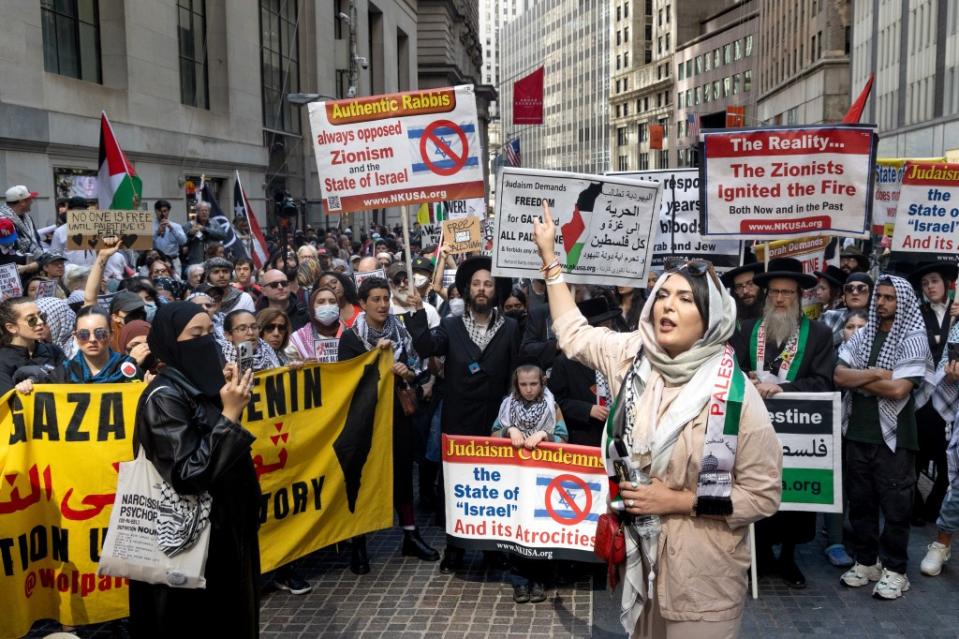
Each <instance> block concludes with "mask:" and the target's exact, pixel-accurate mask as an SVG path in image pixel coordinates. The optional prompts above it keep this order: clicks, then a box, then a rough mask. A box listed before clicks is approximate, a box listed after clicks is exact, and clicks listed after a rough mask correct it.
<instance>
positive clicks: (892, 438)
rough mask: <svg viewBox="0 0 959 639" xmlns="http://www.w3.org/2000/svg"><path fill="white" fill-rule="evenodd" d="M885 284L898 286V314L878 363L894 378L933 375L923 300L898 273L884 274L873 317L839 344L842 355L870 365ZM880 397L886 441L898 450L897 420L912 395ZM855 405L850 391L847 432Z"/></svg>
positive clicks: (853, 364)
mask: <svg viewBox="0 0 959 639" xmlns="http://www.w3.org/2000/svg"><path fill="white" fill-rule="evenodd" d="M884 285H885V286H890V285H891V286H893V287H894V288H895V289H896V318H895V319H894V320H893V324H892V329H891V330H890V331H889V335H888V336H887V337H886V341H885V342H884V343H883V345H882V348H881V349H880V351H879V355H878V357H877V358H876V363H875V366H876V367H877V368H882V369H885V370H888V371H892V378H893V379H907V378H914V377H919V378H922V379H926V378H927V377H931V374H932V354H931V353H930V352H929V341H928V339H927V337H926V324H925V322H924V321H923V319H922V313H921V312H920V311H919V300H917V299H916V294H915V292H914V291H913V289H912V286H911V285H910V284H909V282H907V281H906V280H904V279H903V278H901V277H896V276H894V275H883V276H882V277H880V279H879V282H877V285H876V287H875V288H874V289H873V292H872V300H871V302H870V303H869V321H868V322H867V324H866V326H864V327H863V328H862V329H860V330H858V331H856V333H854V334H853V336H852V337H851V338H849V340H848V341H847V342H846V343H845V344H843V345H842V346H841V347H840V348H839V359H841V360H842V361H844V362H846V363H847V364H848V365H849V367H850V368H855V369H859V370H863V369H866V368H868V367H869V355H870V353H871V352H872V346H873V343H874V342H875V340H876V333H878V332H879V317H878V316H877V315H876V298H877V296H878V292H879V287H880V286H884ZM853 392H856V391H853ZM877 399H878V401H879V425H880V427H881V429H882V438H883V441H885V442H886V446H888V447H889V450H891V451H892V452H896V426H897V421H896V420H897V418H898V416H899V412H900V411H902V409H903V407H905V405H906V404H907V403H908V402H909V398H908V397H906V398H904V399H900V400H892V399H886V398H884V397H879V398H877ZM851 409H852V394H851V393H846V396H845V397H844V398H843V434H845V432H846V430H847V428H848V425H849V413H850V411H851Z"/></svg>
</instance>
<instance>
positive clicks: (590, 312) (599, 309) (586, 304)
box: [576, 295, 623, 326]
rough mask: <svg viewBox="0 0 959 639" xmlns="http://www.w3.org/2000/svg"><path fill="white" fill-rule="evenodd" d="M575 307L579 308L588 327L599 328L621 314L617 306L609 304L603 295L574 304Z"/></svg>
mask: <svg viewBox="0 0 959 639" xmlns="http://www.w3.org/2000/svg"><path fill="white" fill-rule="evenodd" d="M576 307H577V308H579V312H580V313H582V314H583V317H585V318H586V321H587V322H589V324H590V326H599V325H600V324H602V323H603V322H606V321H608V320H611V319H613V318H614V317H616V316H618V315H619V314H620V313H622V312H623V310H622V309H621V308H620V307H619V306H616V305H614V304H611V303H610V301H609V299H608V298H606V296H604V295H600V296H598V297H594V298H592V299H588V300H583V301H582V302H579V303H578V304H576Z"/></svg>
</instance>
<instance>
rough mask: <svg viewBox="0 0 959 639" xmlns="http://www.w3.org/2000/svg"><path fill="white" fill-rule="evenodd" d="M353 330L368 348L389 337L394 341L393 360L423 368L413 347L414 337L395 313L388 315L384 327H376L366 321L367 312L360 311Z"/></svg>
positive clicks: (418, 368) (408, 365)
mask: <svg viewBox="0 0 959 639" xmlns="http://www.w3.org/2000/svg"><path fill="white" fill-rule="evenodd" d="M353 332H354V333H356V336H357V337H359V338H360V341H361V342H363V346H365V347H366V350H368V351H369V350H373V349H374V348H376V343H377V342H379V341H380V340H381V339H388V340H390V341H391V342H393V361H394V362H402V363H404V364H406V366H407V367H408V368H410V369H411V370H414V371H416V372H419V371H421V370H422V366H421V363H420V358H419V355H417V354H416V351H415V350H414V349H413V338H412V337H410V332H409V331H408V330H406V326H405V325H404V324H403V322H401V321H400V320H399V319H397V317H396V316H395V315H387V316H386V322H384V323H383V328H380V329H376V328H373V327H372V326H370V325H369V323H368V322H367V321H366V313H360V314H359V315H357V316H356V321H355V322H353Z"/></svg>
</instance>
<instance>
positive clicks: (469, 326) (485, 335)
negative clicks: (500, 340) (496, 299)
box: [463, 308, 506, 352]
mask: <svg viewBox="0 0 959 639" xmlns="http://www.w3.org/2000/svg"><path fill="white" fill-rule="evenodd" d="M505 323H506V319H505V318H504V317H503V315H502V314H501V313H499V312H498V311H497V310H496V309H495V308H494V309H493V310H492V312H491V313H490V318H489V325H488V326H486V327H484V326H482V325H481V324H478V323H477V322H476V320H474V319H473V313H472V311H471V312H468V313H464V314H463V326H465V327H466V332H467V334H468V335H469V336H470V339H471V340H473V343H474V344H476V346H478V347H479V349H480V352H482V351H485V350H486V346H487V345H488V344H489V343H490V340H492V339H493V337H494V336H495V335H496V331H498V330H499V329H500V328H501V327H502V326H503V324H505Z"/></svg>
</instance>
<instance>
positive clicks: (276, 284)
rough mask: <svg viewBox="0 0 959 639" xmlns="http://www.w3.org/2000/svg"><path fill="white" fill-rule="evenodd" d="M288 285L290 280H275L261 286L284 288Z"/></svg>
mask: <svg viewBox="0 0 959 639" xmlns="http://www.w3.org/2000/svg"><path fill="white" fill-rule="evenodd" d="M289 285H290V282H289V281H288V280H277V281H275V282H267V283H265V284H264V285H263V286H266V287H267V288H286V287H287V286H289Z"/></svg>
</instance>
